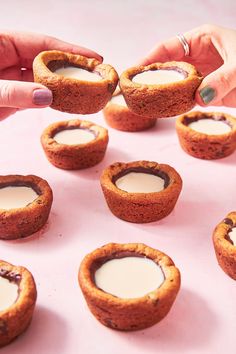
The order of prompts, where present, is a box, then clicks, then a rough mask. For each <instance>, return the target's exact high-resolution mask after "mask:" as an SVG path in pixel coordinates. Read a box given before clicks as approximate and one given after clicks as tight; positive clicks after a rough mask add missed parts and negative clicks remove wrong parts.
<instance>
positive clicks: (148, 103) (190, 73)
mask: <svg viewBox="0 0 236 354" xmlns="http://www.w3.org/2000/svg"><path fill="white" fill-rule="evenodd" d="M202 79H203V78H202V76H201V75H200V74H199V72H198V71H197V70H196V69H195V67H194V66H193V65H191V64H188V63H185V62H175V61H172V62H166V63H154V64H151V65H148V66H137V67H133V68H130V69H127V70H126V71H124V72H123V73H122V75H121V77H120V88H121V91H122V93H123V95H124V98H125V101H126V103H127V105H128V107H129V108H130V110H131V111H133V112H134V113H136V114H138V115H141V116H145V117H149V118H165V117H172V116H176V115H179V114H182V113H184V112H187V111H189V110H191V109H192V108H193V107H194V105H195V99H194V96H195V91H196V89H197V88H198V86H199V85H200V83H201V81H202Z"/></svg>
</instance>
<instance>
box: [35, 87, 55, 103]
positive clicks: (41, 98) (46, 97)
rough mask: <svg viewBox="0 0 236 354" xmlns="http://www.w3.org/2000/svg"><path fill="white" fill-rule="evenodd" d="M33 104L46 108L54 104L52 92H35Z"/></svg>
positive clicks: (37, 90) (44, 90)
mask: <svg viewBox="0 0 236 354" xmlns="http://www.w3.org/2000/svg"><path fill="white" fill-rule="evenodd" d="M33 103H34V104H36V105H38V106H46V105H49V104H51V103H52V91H50V90H47V89H36V90H34V92H33Z"/></svg>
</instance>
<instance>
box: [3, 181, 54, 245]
mask: <svg viewBox="0 0 236 354" xmlns="http://www.w3.org/2000/svg"><path fill="white" fill-rule="evenodd" d="M16 186H24V187H30V188H32V189H33V190H34V191H35V192H36V193H37V194H38V197H37V198H36V199H35V200H34V201H33V202H31V203H30V204H28V205H27V206H25V207H23V208H15V209H9V210H6V209H0V238H1V239H4V240H12V239H18V238H23V237H26V236H30V235H32V234H33V233H35V232H36V231H38V230H40V229H41V228H42V227H43V226H44V225H45V223H46V222H47V220H48V217H49V213H50V210H51V206H52V201H53V194H52V190H51V188H50V186H49V184H48V183H47V181H45V180H44V179H42V178H40V177H38V176H34V175H28V176H21V175H8V176H0V188H4V187H16Z"/></svg>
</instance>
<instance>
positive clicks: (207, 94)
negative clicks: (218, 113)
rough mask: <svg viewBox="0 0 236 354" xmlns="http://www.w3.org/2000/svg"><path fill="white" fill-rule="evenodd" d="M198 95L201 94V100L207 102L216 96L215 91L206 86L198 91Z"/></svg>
mask: <svg viewBox="0 0 236 354" xmlns="http://www.w3.org/2000/svg"><path fill="white" fill-rule="evenodd" d="M199 95H200V96H201V99H202V100H203V102H204V103H205V104H208V103H209V102H211V101H212V100H213V98H214V97H215V96H216V91H215V90H214V89H213V88H212V87H210V86H206V87H203V88H202V89H201V90H200V91H199Z"/></svg>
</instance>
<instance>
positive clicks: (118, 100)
mask: <svg viewBox="0 0 236 354" xmlns="http://www.w3.org/2000/svg"><path fill="white" fill-rule="evenodd" d="M110 103H114V104H118V105H119V106H124V107H127V104H126V102H125V99H124V97H123V95H121V94H119V95H116V96H113V97H112V99H111V100H110Z"/></svg>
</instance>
